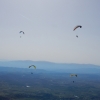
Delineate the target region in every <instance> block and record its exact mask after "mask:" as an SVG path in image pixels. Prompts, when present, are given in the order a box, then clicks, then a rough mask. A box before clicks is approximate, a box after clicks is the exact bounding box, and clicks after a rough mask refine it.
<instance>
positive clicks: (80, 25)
mask: <svg viewBox="0 0 100 100" xmlns="http://www.w3.org/2000/svg"><path fill="white" fill-rule="evenodd" d="M79 27H80V28H82V26H81V25H77V26H75V28H74V29H73V31H75V30H76V29H77V28H79Z"/></svg>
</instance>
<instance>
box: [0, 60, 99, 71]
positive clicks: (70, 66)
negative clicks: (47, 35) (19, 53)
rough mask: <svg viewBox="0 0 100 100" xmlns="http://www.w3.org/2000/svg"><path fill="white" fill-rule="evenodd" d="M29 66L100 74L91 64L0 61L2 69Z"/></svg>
mask: <svg viewBox="0 0 100 100" xmlns="http://www.w3.org/2000/svg"><path fill="white" fill-rule="evenodd" d="M29 65H35V66H36V67H37V69H44V70H49V71H57V72H68V73H100V66H98V65H93V64H74V63H53V62H47V61H31V60H15V61H0V66H2V67H15V68H28V66H29Z"/></svg>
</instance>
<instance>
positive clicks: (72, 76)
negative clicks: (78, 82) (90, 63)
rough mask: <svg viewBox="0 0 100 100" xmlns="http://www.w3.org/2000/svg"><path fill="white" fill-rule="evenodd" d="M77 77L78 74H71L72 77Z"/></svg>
mask: <svg viewBox="0 0 100 100" xmlns="http://www.w3.org/2000/svg"><path fill="white" fill-rule="evenodd" d="M74 76H75V77H77V74H70V77H74ZM73 83H74V81H73Z"/></svg>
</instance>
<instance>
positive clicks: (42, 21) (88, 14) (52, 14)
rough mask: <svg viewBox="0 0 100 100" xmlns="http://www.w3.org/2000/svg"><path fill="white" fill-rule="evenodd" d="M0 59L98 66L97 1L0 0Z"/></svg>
mask: <svg viewBox="0 0 100 100" xmlns="http://www.w3.org/2000/svg"><path fill="white" fill-rule="evenodd" d="M76 25H82V28H81V29H80V28H79V29H77V30H76V31H73V28H74V27H75V26H76ZM20 30H22V31H24V32H25V35H22V38H20V34H19V31H20ZM76 35H78V36H79V38H76ZM0 59H1V60H35V61H36V60H42V61H43V60H44V61H52V62H64V63H89V64H97V65H100V60H99V59H100V0H16V1H15V0H9V1H7V0H0Z"/></svg>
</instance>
